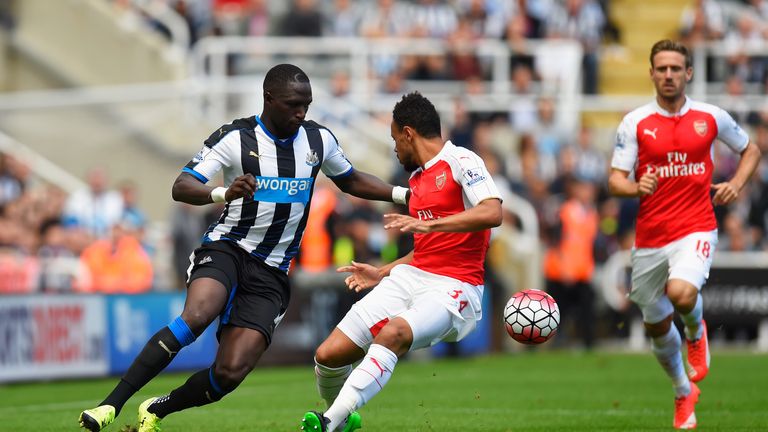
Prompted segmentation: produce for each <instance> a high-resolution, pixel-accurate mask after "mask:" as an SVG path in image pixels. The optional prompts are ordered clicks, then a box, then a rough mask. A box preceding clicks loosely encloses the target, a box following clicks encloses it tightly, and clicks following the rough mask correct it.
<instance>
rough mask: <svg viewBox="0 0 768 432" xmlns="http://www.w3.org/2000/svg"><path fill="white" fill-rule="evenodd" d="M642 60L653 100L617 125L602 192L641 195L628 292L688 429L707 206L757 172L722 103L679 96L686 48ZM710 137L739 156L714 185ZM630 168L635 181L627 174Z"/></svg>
mask: <svg viewBox="0 0 768 432" xmlns="http://www.w3.org/2000/svg"><path fill="white" fill-rule="evenodd" d="M650 61H651V69H650V75H651V80H652V81H653V84H654V86H655V87H656V100H655V101H653V102H651V103H649V104H647V105H644V106H642V107H640V108H638V109H636V110H634V111H632V112H630V113H629V114H627V115H626V116H625V117H624V120H623V121H622V122H621V125H620V126H619V128H618V132H617V136H616V146H615V149H614V153H613V160H612V164H611V166H612V169H611V173H610V177H609V179H608V188H609V190H610V192H611V193H612V194H613V195H615V196H619V197H639V198H640V209H639V212H638V215H637V229H636V233H637V234H636V238H635V245H634V247H633V249H632V288H631V290H630V294H629V298H630V300H632V301H633V302H634V303H636V304H637V305H638V306H639V307H640V310H641V311H642V314H643V321H644V322H645V327H646V330H647V332H648V334H649V335H650V337H651V345H652V348H653V353H654V354H655V355H656V358H657V359H658V361H659V363H660V364H661V366H662V368H664V370H665V371H666V373H667V375H669V377H670V378H671V380H672V383H673V386H674V389H675V415H674V423H673V425H674V427H675V428H676V429H693V428H695V427H696V415H695V413H694V406H695V404H696V402H697V401H698V398H699V393H700V391H699V389H698V387H697V386H696V384H695V383H696V382H698V381H701V380H702V379H703V378H704V377H705V376H706V375H707V372H708V371H709V360H710V355H709V346H708V343H707V327H706V324H705V322H704V320H703V319H702V299H701V295H700V294H699V291H700V290H701V287H702V285H703V284H704V282H705V281H706V279H707V277H708V275H709V268H710V266H711V264H712V255H713V253H714V251H715V246H716V244H717V222H716V221H715V216H714V212H713V209H712V206H713V205H726V204H729V203H731V202H733V201H734V200H735V199H736V198H737V197H738V195H739V192H740V191H741V189H742V188H743V187H744V185H745V184H746V183H747V180H748V179H749V177H750V176H751V175H752V173H753V172H754V171H755V168H756V166H757V163H758V161H759V160H760V150H759V149H758V147H757V146H756V145H755V144H754V143H751V142H750V141H749V137H748V136H747V134H746V133H745V132H744V130H742V129H741V127H739V125H738V124H736V122H735V121H734V120H733V118H732V117H731V116H730V115H729V114H728V113H727V112H725V111H724V110H723V109H721V108H718V107H716V106H714V105H710V104H707V103H703V102H697V101H694V100H691V99H690V98H688V97H687V96H686V95H685V86H686V84H687V83H688V81H690V79H691V77H692V76H693V68H692V67H691V56H690V54H689V52H688V49H687V48H686V47H685V46H683V45H682V44H680V43H678V42H674V41H670V40H662V41H659V42H657V43H656V44H655V45H654V46H653V48H652V49H651V56H650ZM716 139H717V140H720V141H722V142H723V143H725V145H727V146H728V147H729V148H730V149H731V150H733V151H734V152H737V153H739V154H740V155H741V159H740V161H739V164H738V167H737V169H736V172H735V174H734V176H733V178H731V179H730V180H729V181H727V182H723V183H718V184H712V171H713V163H712V154H713V145H714V142H715V140H716ZM632 172H634V179H636V180H633V179H631V178H630V174H631V173H632ZM710 191H712V192H714V195H713V196H712V197H711V196H710ZM674 312H677V313H679V314H680V317H681V319H682V321H683V323H684V324H685V336H686V342H687V347H688V364H687V369H688V371H687V373H686V371H685V367H684V365H683V358H682V355H681V352H680V348H681V345H682V344H681V337H680V334H679V332H678V331H677V329H676V328H675V327H674V326H672V317H673V314H674Z"/></svg>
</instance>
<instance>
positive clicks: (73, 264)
mask: <svg viewBox="0 0 768 432" xmlns="http://www.w3.org/2000/svg"><path fill="white" fill-rule="evenodd" d="M67 235H68V233H67V231H66V230H65V229H64V227H63V226H62V225H61V222H60V221H58V220H55V219H51V220H48V221H46V222H44V223H43V224H42V226H41V227H40V237H41V241H40V248H39V249H38V251H37V257H38V258H39V261H40V274H39V281H38V287H39V290H40V291H42V292H53V293H62V292H72V291H74V289H75V288H76V287H78V286H82V284H83V283H84V278H85V277H86V274H85V273H86V272H85V270H84V269H83V267H82V265H81V263H80V260H78V258H77V255H75V254H74V253H73V252H72V250H71V249H70V248H69V246H68V241H67Z"/></svg>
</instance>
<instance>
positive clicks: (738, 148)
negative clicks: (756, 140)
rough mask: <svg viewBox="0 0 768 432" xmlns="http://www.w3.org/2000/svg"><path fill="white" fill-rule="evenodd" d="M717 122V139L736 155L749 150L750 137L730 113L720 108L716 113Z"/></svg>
mask: <svg viewBox="0 0 768 432" xmlns="http://www.w3.org/2000/svg"><path fill="white" fill-rule="evenodd" d="M715 121H717V139H719V140H720V141H722V142H724V143H725V145H727V146H728V147H729V148H730V149H731V150H733V151H734V152H736V153H741V152H742V151H744V149H745V148H747V145H748V144H749V135H747V133H746V132H745V131H744V129H742V128H741V126H739V124H738V123H736V120H734V119H733V117H731V115H730V114H728V112H726V111H725V110H723V109H720V108H718V109H717V110H716V111H715Z"/></svg>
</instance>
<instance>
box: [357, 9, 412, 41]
mask: <svg viewBox="0 0 768 432" xmlns="http://www.w3.org/2000/svg"><path fill="white" fill-rule="evenodd" d="M411 22H412V19H411V14H410V12H409V10H408V6H406V5H405V4H404V3H403V2H401V1H398V0H376V4H375V5H372V6H369V7H367V8H365V12H364V13H363V17H362V19H361V21H360V35H361V36H364V37H368V38H377V37H399V36H406V35H407V34H408V33H410V32H411V25H412V24H411Z"/></svg>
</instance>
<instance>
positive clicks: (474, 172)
mask: <svg viewBox="0 0 768 432" xmlns="http://www.w3.org/2000/svg"><path fill="white" fill-rule="evenodd" d="M455 161H457V165H458V168H459V169H458V170H457V171H458V172H457V171H454V179H455V180H456V181H457V182H458V183H459V184H461V189H462V191H463V192H464V195H465V196H466V197H467V200H468V201H469V203H470V204H472V207H474V206H476V205H478V204H480V202H481V201H484V200H486V199H489V198H497V199H499V200H500V201H501V194H500V193H499V190H498V188H497V187H496V183H494V181H493V178H492V177H491V174H490V173H489V172H488V168H486V167H485V162H483V160H482V159H481V158H480V156H478V155H476V154H474V153H471V152H468V153H466V154H462V155H461V156H459V157H457V158H456V159H455Z"/></svg>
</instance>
